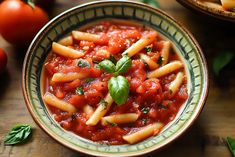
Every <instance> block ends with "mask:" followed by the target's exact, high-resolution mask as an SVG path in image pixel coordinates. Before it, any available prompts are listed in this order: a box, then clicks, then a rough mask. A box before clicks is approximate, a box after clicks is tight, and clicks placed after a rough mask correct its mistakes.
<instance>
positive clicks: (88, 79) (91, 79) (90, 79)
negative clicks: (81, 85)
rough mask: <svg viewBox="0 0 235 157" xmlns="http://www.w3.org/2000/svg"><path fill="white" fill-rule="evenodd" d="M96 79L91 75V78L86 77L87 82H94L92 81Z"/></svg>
mask: <svg viewBox="0 0 235 157" xmlns="http://www.w3.org/2000/svg"><path fill="white" fill-rule="evenodd" d="M94 80H95V78H91V77H90V78H87V79H86V83H90V82H92V81H94Z"/></svg>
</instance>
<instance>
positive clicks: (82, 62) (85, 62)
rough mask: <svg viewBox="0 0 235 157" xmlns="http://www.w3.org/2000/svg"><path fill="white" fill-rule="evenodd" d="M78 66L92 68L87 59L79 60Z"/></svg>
mask: <svg viewBox="0 0 235 157" xmlns="http://www.w3.org/2000/svg"><path fill="white" fill-rule="evenodd" d="M77 66H79V67H81V68H90V67H91V65H90V63H89V62H88V61H87V60H85V59H78V60H77Z"/></svg>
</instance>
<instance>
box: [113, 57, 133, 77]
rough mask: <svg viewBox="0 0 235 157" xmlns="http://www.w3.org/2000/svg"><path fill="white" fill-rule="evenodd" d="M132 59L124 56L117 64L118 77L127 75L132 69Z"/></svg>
mask: <svg viewBox="0 0 235 157" xmlns="http://www.w3.org/2000/svg"><path fill="white" fill-rule="evenodd" d="M131 64H132V61H131V58H130V57H128V56H126V55H125V56H123V57H122V58H121V59H120V60H119V61H118V62H117V64H116V75H119V74H122V73H125V72H126V71H127V70H129V69H130V68H131Z"/></svg>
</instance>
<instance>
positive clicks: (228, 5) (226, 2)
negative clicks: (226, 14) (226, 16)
mask: <svg viewBox="0 0 235 157" xmlns="http://www.w3.org/2000/svg"><path fill="white" fill-rule="evenodd" d="M221 3H222V6H223V8H225V9H233V8H235V1H234V0H221Z"/></svg>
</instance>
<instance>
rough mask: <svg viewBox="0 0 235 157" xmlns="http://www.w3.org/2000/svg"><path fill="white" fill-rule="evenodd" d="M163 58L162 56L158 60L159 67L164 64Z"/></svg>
mask: <svg viewBox="0 0 235 157" xmlns="http://www.w3.org/2000/svg"><path fill="white" fill-rule="evenodd" d="M163 59H164V58H163V57H162V56H160V57H159V58H158V60H157V64H158V65H162V62H163Z"/></svg>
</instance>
